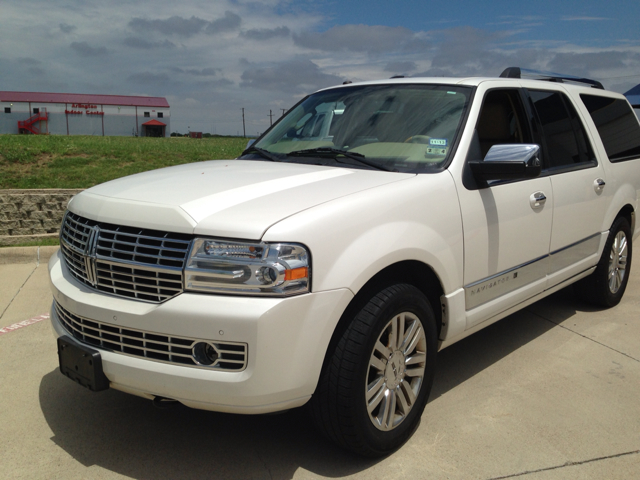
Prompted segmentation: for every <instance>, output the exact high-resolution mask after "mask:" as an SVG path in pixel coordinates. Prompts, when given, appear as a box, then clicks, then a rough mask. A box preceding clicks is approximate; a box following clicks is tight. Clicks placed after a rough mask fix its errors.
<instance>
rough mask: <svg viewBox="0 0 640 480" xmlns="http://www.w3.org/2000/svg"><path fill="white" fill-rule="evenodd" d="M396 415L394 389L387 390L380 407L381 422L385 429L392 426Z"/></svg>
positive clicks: (389, 428)
mask: <svg viewBox="0 0 640 480" xmlns="http://www.w3.org/2000/svg"><path fill="white" fill-rule="evenodd" d="M395 416H396V392H395V390H387V395H385V403H384V405H383V409H382V417H381V419H380V420H381V422H380V423H382V427H383V428H384V429H385V430H391V429H392V428H393V419H394V417H395Z"/></svg>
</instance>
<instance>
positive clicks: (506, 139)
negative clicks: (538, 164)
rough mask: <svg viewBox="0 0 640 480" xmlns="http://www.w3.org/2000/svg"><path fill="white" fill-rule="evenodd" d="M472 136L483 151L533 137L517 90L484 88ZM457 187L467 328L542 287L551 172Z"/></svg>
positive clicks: (530, 140) (549, 221)
mask: <svg viewBox="0 0 640 480" xmlns="http://www.w3.org/2000/svg"><path fill="white" fill-rule="evenodd" d="M479 94H481V90H480V89H479V90H478V92H477V94H476V95H479ZM474 143H475V147H474V146H472V148H470V150H469V151H470V152H475V154H474V153H470V155H472V156H473V155H476V156H479V157H480V158H484V156H485V155H486V152H487V151H488V150H489V148H491V146H492V145H495V144H514V143H533V138H532V133H531V130H530V126H529V121H528V119H527V114H526V110H525V109H524V108H523V101H522V96H521V91H520V90H517V89H493V90H488V91H486V92H484V98H483V104H482V108H481V111H480V114H479V116H478V121H477V124H476V136H475V139H474ZM469 159H470V160H471V159H476V158H469ZM458 195H459V198H460V206H461V210H462V221H463V224H464V289H465V299H466V310H467V328H470V327H472V326H474V325H476V324H478V323H480V322H482V321H483V320H486V319H488V318H490V317H492V316H493V315H496V314H498V313H500V312H502V311H504V310H506V309H508V308H510V307H512V306H514V305H516V304H518V303H520V302H522V301H524V300H526V299H527V298H530V297H532V296H534V295H536V294H538V293H540V292H542V291H543V290H544V288H545V285H546V269H547V259H548V254H549V242H550V238H551V224H552V218H553V204H554V197H553V190H552V187H551V179H550V178H549V177H539V178H534V179H527V180H519V181H512V182H494V183H493V184H490V185H489V187H488V188H473V187H471V188H469V185H465V186H462V185H460V186H459V190H458Z"/></svg>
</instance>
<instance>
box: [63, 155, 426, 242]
mask: <svg viewBox="0 0 640 480" xmlns="http://www.w3.org/2000/svg"><path fill="white" fill-rule="evenodd" d="M413 176H415V175H414V174H403V173H389V172H380V171H373V170H358V169H349V168H339V167H325V166H317V165H300V164H289V163H276V162H261V161H247V160H216V161H209V162H199V163H191V164H187V165H180V166H177V167H169V168H163V169H160V170H154V171H150V172H145V173H139V174H137V175H131V176H129V177H125V178H121V179H118V180H113V181H111V182H107V183H104V184H102V185H98V186H96V187H93V188H90V189H88V190H85V191H84V192H82V193H80V194H78V195H76V196H75V197H74V198H73V200H72V202H71V203H70V204H69V209H70V210H71V211H73V212H74V213H77V214H79V215H82V216H85V217H88V218H91V219H94V220H97V221H102V222H108V223H114V224H118V225H130V226H136V227H141V228H151V229H156V230H166V231H173V232H179V233H195V234H200V235H211V236H220V237H230V238H242V239H253V240H258V239H260V238H261V237H262V235H263V234H264V232H265V231H266V230H267V229H268V228H269V227H270V226H271V225H273V224H275V223H277V222H278V221H280V220H282V219H284V218H287V217H289V216H291V215H293V214H295V213H298V212H300V211H302V210H306V209H308V208H311V207H313V206H315V205H319V204H321V203H325V202H328V201H331V200H334V199H336V198H339V197H343V196H345V195H350V194H353V193H356V192H359V191H362V190H367V189H370V188H375V187H377V186H380V185H384V184H387V183H392V182H397V181H401V180H404V179H407V178H411V177H413Z"/></svg>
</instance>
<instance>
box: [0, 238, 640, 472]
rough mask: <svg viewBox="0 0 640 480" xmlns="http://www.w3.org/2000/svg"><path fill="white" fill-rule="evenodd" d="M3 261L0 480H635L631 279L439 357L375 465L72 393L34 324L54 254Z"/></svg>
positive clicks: (303, 436) (635, 284)
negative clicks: (418, 413)
mask: <svg viewBox="0 0 640 480" xmlns="http://www.w3.org/2000/svg"><path fill="white" fill-rule="evenodd" d="M3 250H5V252H4V258H5V263H6V262H7V261H9V263H8V264H2V263H3V261H2V258H1V257H2V255H3V253H2V252H0V398H1V399H2V403H1V405H2V408H1V409H0V452H2V453H0V459H1V460H0V472H1V473H0V476H1V477H3V478H28V479H40V478H43V479H44V478H47V479H49V478H64V479H76V478H77V479H80V478H82V479H85V478H101V479H102V478H104V479H115V478H137V479H158V478H171V479H173V478H176V479H178V478H185V479H187V478H188V479H191V478H202V479H204V478H221V479H235V478H237V479H290V478H295V479H308V478H356V479H378V478H385V479H394V478H402V479H405V478H406V479H424V478H431V479H497V478H523V479H526V480H543V479H544V480H547V479H592V478H593V479H605V478H606V479H638V478H640V315H639V314H638V312H639V311H640V269H639V268H638V267H636V268H635V271H634V273H633V274H632V276H631V282H630V283H629V287H628V289H627V293H626V295H625V298H624V299H623V301H622V303H621V304H620V305H619V306H618V307H616V308H614V309H612V310H595V309H593V308H591V307H589V306H587V305H585V304H583V303H580V302H579V301H578V300H577V299H575V298H574V297H573V294H572V291H571V289H566V290H564V291H561V292H558V293H556V294H554V295H552V296H551V297H549V298H547V299H545V300H543V301H541V302H538V303H536V304H534V305H532V306H530V307H528V308H527V309H525V310H524V311H522V312H519V313H517V314H514V315H511V316H510V317H508V318H506V319H504V320H502V321H500V322H498V323H497V324H494V325H492V326H490V327H488V328H486V329H485V330H483V331H481V332H479V333H477V334H475V335H473V336H472V337H470V338H468V339H466V340H464V341H462V342H459V343H458V344H456V345H453V346H452V347H450V348H448V349H446V350H444V351H442V352H441V354H440V356H439V360H438V361H439V366H438V368H439V370H438V374H437V376H436V380H435V384H434V389H433V393H432V396H431V400H430V402H429V404H428V405H427V408H426V411H425V414H424V416H423V418H422V423H421V425H420V428H419V429H418V431H417V432H416V433H415V435H414V436H413V438H412V439H411V440H410V441H409V442H408V443H407V444H406V445H405V446H404V447H403V448H402V449H400V450H399V451H398V452H396V453H395V454H393V455H391V456H389V457H387V458H385V459H382V460H378V461H371V460H363V459H360V458H355V457H353V456H351V455H350V454H347V453H344V452H343V451H341V450H339V449H338V448H336V447H334V446H333V445H332V444H330V443H328V442H326V441H325V440H323V439H322V438H320V437H319V436H318V434H316V432H315V431H314V430H313V428H312V427H311V426H310V424H309V422H308V421H307V419H306V416H305V415H306V414H305V411H304V409H298V410H294V411H290V412H287V413H284V414H280V415H266V416H251V417H250V416H240V415H226V414H218V413H212V412H203V411H197V410H190V409H188V408H186V407H176V408H173V409H167V410H159V409H157V408H154V407H153V406H152V403H151V402H149V401H147V400H144V399H140V398H136V397H133V396H129V395H126V394H123V393H120V392H117V391H115V390H108V391H105V392H101V393H91V392H89V391H87V390H84V389H83V388H81V387H79V386H77V385H76V384H74V383H72V382H71V381H70V380H68V379H66V378H65V377H63V376H62V375H61V374H60V373H59V372H58V370H57V356H56V345H55V340H54V338H53V336H52V334H51V328H50V326H49V324H48V321H46V320H44V321H40V320H42V318H43V317H41V315H42V314H45V313H47V312H48V308H49V304H50V302H51V294H50V292H49V288H48V280H47V268H46V261H45V260H46V256H47V255H48V254H49V253H50V251H47V250H46V249H44V250H43V251H42V252H41V263H39V264H38V263H37V257H36V255H35V254H34V250H33V249H32V250H29V251H25V252H24V255H22V254H20V255H17V254H16V253H15V251H14V254H13V255H14V257H12V258H10V259H9V260H7V258H8V256H7V253H6V252H7V250H6V249H3ZM18 253H20V252H18ZM639 258H640V257H639ZM17 262H21V263H17ZM31 319H33V320H32V322H34V323H33V324H29V323H31V322H24V321H25V320H31ZM21 322H22V325H20V323H21ZM6 327H10V329H7V328H6Z"/></svg>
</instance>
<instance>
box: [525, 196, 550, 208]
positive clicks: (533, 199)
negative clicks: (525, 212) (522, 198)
mask: <svg viewBox="0 0 640 480" xmlns="http://www.w3.org/2000/svg"><path fill="white" fill-rule="evenodd" d="M546 201H547V196H546V195H545V194H544V193H543V192H535V193H532V194H531V196H530V197H529V203H530V204H531V208H533V209H534V210H538V209H540V208H542V207H544V204H545V202H546Z"/></svg>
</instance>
